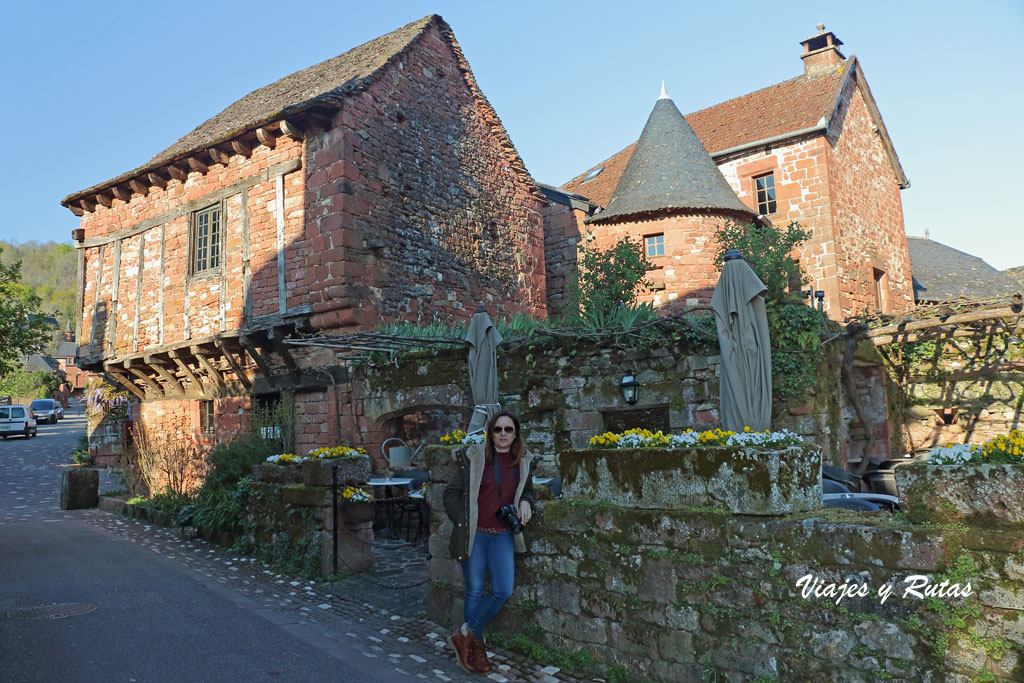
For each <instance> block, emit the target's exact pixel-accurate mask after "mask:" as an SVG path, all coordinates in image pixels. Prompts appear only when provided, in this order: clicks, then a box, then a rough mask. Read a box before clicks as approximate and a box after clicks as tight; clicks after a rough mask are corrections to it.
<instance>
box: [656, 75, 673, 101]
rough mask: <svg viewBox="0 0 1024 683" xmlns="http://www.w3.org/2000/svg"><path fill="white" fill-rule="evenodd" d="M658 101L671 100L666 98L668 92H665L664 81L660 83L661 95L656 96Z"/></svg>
mask: <svg viewBox="0 0 1024 683" xmlns="http://www.w3.org/2000/svg"><path fill="white" fill-rule="evenodd" d="M658 99H659V100H670V99H672V98H671V97H669V96H668V92H667V91H666V90H665V81H664V79H663V80H662V81H661V94H660V95H658Z"/></svg>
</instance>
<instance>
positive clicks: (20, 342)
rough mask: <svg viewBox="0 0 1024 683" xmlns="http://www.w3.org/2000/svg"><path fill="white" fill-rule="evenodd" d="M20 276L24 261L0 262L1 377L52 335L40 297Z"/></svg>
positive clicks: (17, 365) (0, 250) (18, 364)
mask: <svg viewBox="0 0 1024 683" xmlns="http://www.w3.org/2000/svg"><path fill="white" fill-rule="evenodd" d="M2 253H3V247H0V254H2ZM20 279H21V261H17V262H15V263H13V264H11V265H8V266H5V265H4V264H3V263H0V377H2V376H4V375H6V374H7V373H9V372H10V371H12V370H15V369H17V368H18V367H19V366H20V364H21V357H22V356H24V355H25V354H27V353H32V352H34V351H36V350H38V349H39V348H40V347H41V346H42V345H43V344H45V343H46V341H47V339H48V337H49V328H48V327H47V326H46V323H45V322H43V316H42V314H41V313H40V312H39V297H37V296H36V295H35V294H34V293H33V292H32V291H31V290H30V289H28V288H26V287H24V286H23V285H21V284H19V280H20Z"/></svg>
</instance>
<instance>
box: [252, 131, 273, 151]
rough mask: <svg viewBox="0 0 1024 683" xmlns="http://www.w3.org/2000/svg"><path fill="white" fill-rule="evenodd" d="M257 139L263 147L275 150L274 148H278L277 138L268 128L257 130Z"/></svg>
mask: <svg viewBox="0 0 1024 683" xmlns="http://www.w3.org/2000/svg"><path fill="white" fill-rule="evenodd" d="M256 138H257V139H258V140H259V141H260V144H261V145H263V146H264V147H269V148H270V149H274V147H276V146H277V138H275V137H274V134H273V133H271V132H270V131H269V130H267V129H266V128H257V129H256Z"/></svg>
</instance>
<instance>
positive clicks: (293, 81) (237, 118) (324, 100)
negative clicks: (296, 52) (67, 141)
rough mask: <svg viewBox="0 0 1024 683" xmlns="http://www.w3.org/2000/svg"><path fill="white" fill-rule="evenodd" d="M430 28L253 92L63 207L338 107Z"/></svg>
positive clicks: (425, 21) (426, 21)
mask: <svg viewBox="0 0 1024 683" xmlns="http://www.w3.org/2000/svg"><path fill="white" fill-rule="evenodd" d="M432 24H437V25H439V26H440V27H442V30H445V29H447V28H448V25H447V24H446V23H445V22H444V20H443V19H442V18H441V17H440V16H438V15H436V14H432V15H430V16H427V17H424V18H422V19H420V20H419V21H414V22H412V23H411V24H407V25H405V26H403V27H402V28H399V29H396V30H394V31H392V32H391V33H388V34H386V35H383V36H380V37H379V38H374V39H373V40H371V41H369V42H368V43H363V44H362V45H360V46H358V47H355V48H352V49H351V50H349V51H348V52H346V53H344V54H342V55H339V56H337V57H333V58H331V59H328V60H326V61H323V62H320V63H319V64H315V65H313V66H311V67H309V68H307V69H303V70H302V71H297V72H295V73H293V74H291V75H290V76H285V77H284V78H281V79H279V80H277V81H275V82H273V83H271V84H270V85H267V86H264V87H262V88H260V89H259V90H254V91H253V92H251V93H249V94H248V95H246V96H245V97H243V98H242V99H240V100H238V101H237V102H235V103H234V104H232V105H231V106H229V107H228V108H227V109H225V110H224V111H222V112H220V113H219V114H217V115H216V116H214V117H213V118H211V119H210V120H208V121H206V122H205V123H203V124H201V125H199V126H198V127H196V128H195V129H194V130H193V131H192V132H191V133H189V134H188V135H186V136H184V137H183V138H181V139H180V140H178V141H177V142H175V143H174V144H173V145H171V146H170V147H168V148H167V149H165V150H164V151H162V152H160V153H159V154H157V155H156V156H155V157H153V158H152V159H150V160H149V161H147V162H146V163H145V164H143V165H142V166H140V167H139V168H137V169H135V170H133V171H129V172H127V173H123V174H121V175H120V176H118V177H116V178H112V179H111V180H108V181H106V182H104V183H100V184H98V185H94V186H93V187H91V188H89V189H87V190H82V191H81V192H76V193H74V194H71V195H68V196H67V197H66V198H65V199H64V200H63V202H62V203H63V204H65V205H66V204H67V203H68V202H70V201H72V200H74V199H75V198H77V197H80V196H83V195H86V194H89V193H91V192H96V191H97V190H100V189H103V188H107V187H110V186H112V185H115V184H117V183H120V182H124V181H126V180H128V179H129V178H133V177H136V176H138V175H139V174H140V173H143V172H145V171H149V170H154V169H156V168H158V167H160V166H162V165H163V164H165V163H167V162H169V161H173V160H175V159H176V158H180V157H183V156H186V155H187V154H188V153H189V152H192V151H195V150H197V149H203V148H207V147H211V146H213V145H214V144H217V143H220V142H224V141H226V140H229V139H231V138H233V137H235V136H236V135H239V134H241V133H243V132H245V131H246V130H250V129H253V128H256V127H258V126H261V125H266V124H268V123H270V122H273V121H277V120H280V119H283V118H286V117H288V116H289V115H294V114H296V113H298V112H300V111H304V110H307V109H310V108H312V107H316V106H318V105H324V106H330V105H337V104H338V103H340V101H341V99H342V97H343V96H345V95H347V94H349V93H352V92H356V91H359V90H361V89H362V88H364V87H365V86H366V85H367V84H369V83H370V82H371V81H372V79H373V77H374V76H375V75H376V74H377V73H378V72H379V71H380V70H381V69H382V68H383V67H384V66H386V65H387V64H388V63H389V62H390V61H391V60H392V59H394V58H395V57H397V56H398V55H399V54H401V53H402V52H404V51H405V50H406V48H408V47H409V46H410V45H411V44H413V43H414V42H415V41H416V40H417V39H418V38H419V37H420V36H421V35H422V34H423V33H424V32H425V31H426V30H427V28H428V27H429V26H431V25H432Z"/></svg>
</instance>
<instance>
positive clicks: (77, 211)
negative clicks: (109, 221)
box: [68, 204, 85, 216]
mask: <svg viewBox="0 0 1024 683" xmlns="http://www.w3.org/2000/svg"><path fill="white" fill-rule="evenodd" d="M68 209H70V210H71V213H73V214H75V215H76V216H81V215H84V214H85V209H83V208H82V207H81V205H75V204H70V205H69V206H68Z"/></svg>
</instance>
